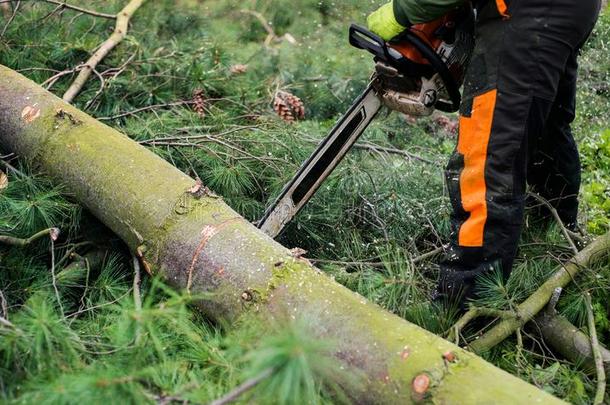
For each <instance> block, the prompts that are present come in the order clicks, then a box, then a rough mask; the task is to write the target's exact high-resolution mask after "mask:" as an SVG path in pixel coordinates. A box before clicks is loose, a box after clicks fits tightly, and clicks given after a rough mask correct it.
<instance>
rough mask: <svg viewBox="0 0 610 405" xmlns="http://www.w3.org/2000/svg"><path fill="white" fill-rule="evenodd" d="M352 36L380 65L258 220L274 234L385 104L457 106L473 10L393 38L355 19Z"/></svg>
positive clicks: (407, 110) (409, 109)
mask: <svg viewBox="0 0 610 405" xmlns="http://www.w3.org/2000/svg"><path fill="white" fill-rule="evenodd" d="M349 42H350V44H351V45H352V46H354V47H356V48H360V49H364V50H367V51H369V52H370V53H372V54H373V56H374V61H375V71H374V72H373V75H372V77H371V81H370V83H369V85H368V86H367V87H366V89H365V90H364V91H363V92H362V94H361V95H360V96H358V98H357V99H356V100H355V101H354V103H353V104H352V106H351V107H350V108H349V110H348V111H347V112H346V113H345V114H344V115H343V116H342V117H341V118H340V119H339V121H337V123H336V124H335V126H334V127H333V129H332V130H331V131H330V133H329V134H328V135H327V136H326V137H325V138H324V139H322V141H321V142H320V143H319V145H318V147H317V148H316V150H315V151H314V152H313V153H312V154H311V156H310V157H309V158H308V159H307V160H306V161H305V162H304V163H303V164H302V165H301V167H300V168H299V170H298V171H297V173H296V174H295V176H294V177H293V178H292V180H291V181H290V182H288V184H286V186H284V189H283V190H282V192H281V193H280V195H279V197H278V198H277V199H276V200H275V201H274V202H273V203H272V204H271V205H270V206H269V207H268V208H267V210H266V211H265V214H264V215H263V218H262V219H261V220H260V221H258V227H259V228H260V229H261V230H262V231H264V232H265V233H266V234H267V235H269V236H271V237H275V236H277V235H278V234H279V233H280V232H281V231H282V230H283V229H284V227H285V226H286V224H287V223H288V222H290V220H292V218H294V216H295V215H296V214H297V213H298V212H299V211H300V210H301V208H303V206H304V205H305V204H306V203H307V201H309V199H310V198H311V197H312V196H313V195H314V194H315V192H316V191H317V190H318V188H319V187H320V185H321V184H322V182H323V181H324V180H325V179H326V178H327V177H328V176H329V175H330V174H331V173H332V171H333V170H334V169H335V168H336V167H337V165H338V164H339V163H340V162H341V160H342V159H343V158H344V157H345V155H346V154H347V152H348V151H349V150H350V149H351V148H352V146H353V145H354V143H355V142H356V141H357V140H358V138H359V137H360V135H361V134H362V133H363V132H364V130H365V129H366V128H367V127H368V125H369V124H370V123H371V121H372V119H373V118H374V117H375V115H376V114H377V112H378V111H379V109H380V108H381V107H382V106H384V105H385V106H387V107H388V108H390V109H391V110H394V111H398V112H401V113H404V114H409V115H414V116H425V115H430V114H431V113H432V112H433V111H434V110H435V109H438V110H440V111H446V112H454V111H457V110H458V108H459V105H460V102H461V95H460V91H459V89H460V87H461V85H462V83H463V81H464V75H465V71H466V66H467V65H468V62H469V61H470V56H471V54H472V50H473V48H474V12H473V10H472V8H471V7H470V6H464V7H463V8H461V9H458V10H455V11H452V12H451V13H449V14H447V15H445V16H443V17H441V18H439V19H438V20H435V21H433V22H430V23H426V24H419V25H413V26H411V27H409V28H408V29H406V30H405V31H404V32H403V33H401V34H400V35H399V36H397V37H396V38H394V39H392V40H391V41H390V42H385V41H384V40H383V39H381V38H380V37H379V36H377V35H375V34H374V33H372V32H370V31H368V30H366V29H365V28H362V27H360V26H358V25H355V24H352V25H351V27H350V29H349Z"/></svg>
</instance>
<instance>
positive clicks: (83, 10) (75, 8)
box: [0, 0, 117, 20]
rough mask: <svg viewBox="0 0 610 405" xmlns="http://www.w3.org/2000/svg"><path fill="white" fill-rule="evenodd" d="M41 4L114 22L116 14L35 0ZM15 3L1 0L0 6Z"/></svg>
mask: <svg viewBox="0 0 610 405" xmlns="http://www.w3.org/2000/svg"><path fill="white" fill-rule="evenodd" d="M35 1H38V2H41V3H50V4H55V5H57V6H58V7H59V8H60V9H63V8H65V9H68V10H74V11H78V12H79V13H83V14H89V15H92V16H94V17H101V18H108V19H111V20H114V19H116V18H117V16H116V14H106V13H100V12H98V11H94V10H88V9H86V8H82V7H79V6H75V5H73V4H68V3H66V2H65V1H59V0H35ZM13 2H15V0H1V1H0V3H1V4H3V5H4V4H8V3H13Z"/></svg>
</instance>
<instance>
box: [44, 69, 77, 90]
mask: <svg viewBox="0 0 610 405" xmlns="http://www.w3.org/2000/svg"><path fill="white" fill-rule="evenodd" d="M82 67H83V65H78V66H76V67H75V68H74V69H66V70H62V71H61V72H57V73H55V74H54V75H53V76H51V77H49V78H48V79H47V80H45V81H44V82H42V83H41V84H40V86H41V87H44V88H45V89H47V90H50V89H51V87H53V85H54V84H55V83H56V82H57V81H58V80H59V79H61V78H62V77H64V76H66V75H70V74H72V73H74V72H78V71H79V70H80V69H81V68H82Z"/></svg>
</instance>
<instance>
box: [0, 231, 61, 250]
mask: <svg viewBox="0 0 610 405" xmlns="http://www.w3.org/2000/svg"><path fill="white" fill-rule="evenodd" d="M47 235H48V236H49V237H50V238H51V240H56V239H57V237H58V236H59V229H58V228H48V229H43V230H42V231H40V232H37V233H35V234H34V235H32V236H30V237H29V238H25V239H22V238H16V237H14V236H8V235H0V243H3V244H5V245H10V246H18V247H23V246H27V245H29V244H31V243H32V242H34V241H36V240H38V239H40V238H42V237H44V236H47Z"/></svg>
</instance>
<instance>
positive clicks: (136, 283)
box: [131, 255, 142, 344]
mask: <svg viewBox="0 0 610 405" xmlns="http://www.w3.org/2000/svg"><path fill="white" fill-rule="evenodd" d="M131 258H132V260H131V261H132V263H133V288H132V290H133V306H134V308H135V310H136V312H137V313H140V312H142V295H141V293H140V281H141V272H140V260H139V259H138V258H137V257H136V255H132V257H131ZM138 319H139V318H138ZM141 336H142V333H141V330H140V325H139V323H137V324H136V344H138V343H139V342H140V339H141Z"/></svg>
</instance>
